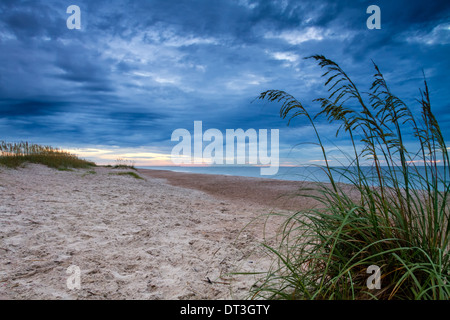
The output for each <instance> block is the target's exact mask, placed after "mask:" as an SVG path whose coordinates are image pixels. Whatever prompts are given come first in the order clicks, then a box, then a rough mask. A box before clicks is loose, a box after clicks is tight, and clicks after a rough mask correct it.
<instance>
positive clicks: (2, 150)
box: [0, 141, 95, 170]
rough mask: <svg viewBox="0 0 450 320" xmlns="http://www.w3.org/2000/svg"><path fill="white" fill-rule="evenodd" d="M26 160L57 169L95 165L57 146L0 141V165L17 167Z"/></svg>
mask: <svg viewBox="0 0 450 320" xmlns="http://www.w3.org/2000/svg"><path fill="white" fill-rule="evenodd" d="M27 162H29V163H37V164H43V165H46V166H48V167H50V168H56V169H59V170H69V169H70V168H90V167H93V166H95V163H93V162H90V161H87V160H83V159H80V158H78V157H77V156H76V155H74V154H71V153H69V152H67V151H64V150H60V149H58V148H53V147H50V146H42V145H38V144H32V143H28V142H20V143H8V142H5V141H1V142H0V165H3V166H6V167H9V168H17V167H20V166H22V165H23V164H25V163H27Z"/></svg>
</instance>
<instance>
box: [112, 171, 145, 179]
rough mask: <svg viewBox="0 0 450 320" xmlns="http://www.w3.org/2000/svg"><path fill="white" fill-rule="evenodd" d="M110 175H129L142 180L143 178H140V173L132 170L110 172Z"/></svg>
mask: <svg viewBox="0 0 450 320" xmlns="http://www.w3.org/2000/svg"><path fill="white" fill-rule="evenodd" d="M110 174H111V175H116V176H130V177H133V178H135V179H141V180H144V178H142V177H141V176H140V175H138V174H137V173H136V172H132V171H127V172H118V173H110Z"/></svg>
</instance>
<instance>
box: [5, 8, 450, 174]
mask: <svg viewBox="0 0 450 320" xmlns="http://www.w3.org/2000/svg"><path fill="white" fill-rule="evenodd" d="M372 4H375V5H378V6H379V7H380V8H381V30H376V29H374V30H370V29H368V28H367V26H366V20H367V18H368V17H369V16H370V15H369V14H367V13H366V10H367V7H368V6H369V5H372ZM70 5H78V6H79V7H80V9H81V30H76V29H75V30H69V29H68V28H67V25H66V20H67V19H68V17H69V16H70V14H67V13H66V10H67V7H68V6H70ZM313 54H323V55H325V56H326V57H328V58H330V59H332V60H334V61H336V62H338V63H339V64H340V65H341V67H342V68H343V69H344V70H346V71H347V73H348V74H349V75H350V76H351V77H352V78H354V81H355V82H356V83H357V84H358V85H359V86H360V87H361V91H368V90H369V88H370V83H371V81H372V78H371V77H372V75H373V74H374V70H373V65H372V62H371V60H374V61H375V62H376V63H377V64H378V65H379V67H380V68H381V70H382V71H383V72H384V75H385V77H386V79H387V81H388V82H389V83H390V85H391V89H392V91H393V92H394V93H396V94H397V95H398V96H400V98H402V99H404V100H405V101H406V102H407V103H409V104H411V108H414V106H415V104H416V102H415V98H418V97H419V88H420V87H422V84H423V76H422V70H423V71H424V72H425V75H426V77H427V79H428V81H429V85H430V88H431V94H432V96H431V98H432V103H433V105H432V108H433V111H434V112H435V114H436V115H438V120H439V121H440V125H441V127H442V128H444V131H445V135H446V136H449V137H450V99H449V98H450V90H449V89H450V88H449V87H450V86H449V85H450V73H449V70H450V1H448V0H432V1H422V0H421V1H413V0H409V1H403V0H394V1H393V0H390V1H362V0H360V1H358V0H353V1H350V0H346V1H345V0H344V1H342V0H340V1H329V0H322V1H317V0H315V1H312V0H309V1H303V0H295V1H288V0H282V1H257V0H160V1H159V0H155V1H151V0H148V1H136V0H129V1H126V0H109V1H101V0H96V1H92V0H91V1H81V0H68V1H66V0H30V1H18V0H0V133H1V136H0V140H7V141H21V140H26V141H30V142H34V143H40V144H50V145H53V146H57V147H64V148H69V149H74V148H77V150H78V152H79V153H80V154H81V155H82V156H84V157H88V158H90V159H93V160H95V161H98V162H99V163H107V162H110V163H111V162H114V160H115V159H117V158H119V157H121V158H130V159H131V158H133V159H134V160H135V161H136V162H137V164H138V165H144V164H146V165H155V164H169V163H170V158H169V157H170V152H171V150H172V148H173V146H174V145H175V143H174V142H171V140H170V139H171V134H172V132H173V131H174V130H175V129H177V128H185V129H187V130H190V131H192V130H193V126H194V121H196V120H198V121H203V128H204V129H205V130H206V129H208V128H217V129H219V130H222V131H223V132H224V133H225V130H226V129H238V128H242V129H244V130H246V129H249V128H254V129H256V130H258V129H279V130H280V156H281V163H282V164H293V163H311V162H314V161H315V160H318V159H320V158H318V156H319V155H318V154H317V153H316V152H315V150H314V147H312V146H311V145H299V146H297V147H295V146H296V145H297V144H299V143H300V144H303V143H306V142H312V141H313V136H312V133H311V130H310V128H308V127H306V123H305V121H304V120H302V119H299V120H297V121H295V122H294V123H292V125H291V126H290V127H287V126H286V121H285V120H282V119H280V118H279V105H277V104H270V103H265V102H259V101H256V102H253V103H252V101H253V100H254V99H255V98H256V97H257V96H258V95H259V94H260V93H261V92H263V91H265V90H268V89H281V90H285V91H287V92H289V93H291V94H293V95H294V96H295V97H296V98H297V99H298V100H300V101H302V102H304V104H305V105H311V108H317V105H315V104H314V103H312V100H313V99H314V98H317V97H319V96H325V95H326V93H327V92H326V89H324V87H323V82H324V81H323V79H322V78H321V77H320V76H321V74H322V70H321V69H320V68H319V67H318V66H317V65H316V64H315V63H314V62H313V61H312V60H304V59H303V58H304V57H307V56H310V55H313ZM319 126H320V130H321V132H322V133H323V135H324V136H326V137H329V138H330V142H329V143H330V144H331V143H334V144H336V147H341V148H344V149H345V147H346V146H345V140H340V139H337V140H335V139H333V137H334V128H333V126H330V125H326V124H325V123H323V124H319ZM447 142H448V143H450V141H447Z"/></svg>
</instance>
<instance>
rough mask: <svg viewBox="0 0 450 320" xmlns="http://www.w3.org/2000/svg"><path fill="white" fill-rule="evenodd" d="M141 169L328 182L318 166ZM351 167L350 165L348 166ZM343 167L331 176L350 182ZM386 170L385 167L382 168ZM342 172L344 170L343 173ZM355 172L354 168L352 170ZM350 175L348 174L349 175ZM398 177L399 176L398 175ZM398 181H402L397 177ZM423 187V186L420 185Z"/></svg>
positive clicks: (369, 174) (373, 181)
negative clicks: (263, 170) (265, 171)
mask: <svg viewBox="0 0 450 320" xmlns="http://www.w3.org/2000/svg"><path fill="white" fill-rule="evenodd" d="M138 168H142V169H154V170H169V171H174V172H188V173H202V174H219V175H229V176H240V177H255V178H265V179H277V180H292V181H315V182H329V178H328V176H327V174H326V171H325V170H324V168H321V167H318V166H297V167H293V166H289V167H284V166H280V168H279V170H278V173H277V174H275V175H272V176H264V175H261V174H260V168H259V167H255V166H203V167H181V166H178V167H177V166H167V167H162V166H161V167H138ZM350 168H352V167H350ZM437 168H438V174H439V175H440V177H441V179H443V177H444V175H446V176H447V178H446V182H444V181H440V182H439V188H438V189H440V190H441V191H442V190H444V185H446V186H448V185H449V181H450V178H449V172H444V169H443V167H439V166H438V167H437ZM347 169H348V168H345V167H333V168H332V172H333V178H334V179H335V181H337V182H341V183H351V181H350V179H352V177H351V174H349V172H350V173H351V172H352V170H347ZM415 169H417V170H418V172H419V174H420V175H424V174H425V168H424V167H416V168H415ZM362 170H363V173H364V175H365V176H366V181H368V182H369V183H370V185H373V186H376V185H377V181H378V179H377V174H376V171H375V168H374V167H370V166H367V167H362ZM382 170H386V171H387V168H384V169H383V168H382ZM343 172H346V173H345V174H343ZM353 174H356V170H355V171H353ZM349 175H350V176H349ZM410 176H411V177H410V178H414V175H410ZM399 177H400V176H399ZM399 181H402V179H401V178H399ZM421 187H423V186H421Z"/></svg>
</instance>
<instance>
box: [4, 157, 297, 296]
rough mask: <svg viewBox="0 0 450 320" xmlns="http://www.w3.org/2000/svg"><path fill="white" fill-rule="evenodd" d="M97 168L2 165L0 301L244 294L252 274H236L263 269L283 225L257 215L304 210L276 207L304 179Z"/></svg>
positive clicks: (252, 279)
mask: <svg viewBox="0 0 450 320" xmlns="http://www.w3.org/2000/svg"><path fill="white" fill-rule="evenodd" d="M93 171H95V174H94V173H93V172H89V171H88V170H75V171H73V172H66V171H57V170H54V169H49V168H47V167H43V166H40V165H32V164H29V165H27V166H26V167H25V168H20V169H18V170H13V169H5V168H1V169H0V199H1V202H0V265H1V268H0V298H3V299H241V298H245V297H246V296H247V294H248V290H249V288H250V286H251V285H252V284H253V282H254V278H253V277H252V276H241V275H232V274H230V273H233V272H249V271H251V272H253V271H265V270H267V268H268V267H269V266H270V263H271V260H270V259H269V258H268V257H267V255H266V253H265V252H264V251H263V250H262V249H261V246H260V243H261V242H262V241H267V242H271V241H272V240H271V237H272V236H273V235H274V234H275V233H274V231H275V230H276V228H277V226H278V225H279V221H275V220H270V221H269V223H268V224H266V225H264V222H266V221H265V220H264V219H263V218H261V219H258V220H256V221H253V219H255V218H257V217H260V216H261V215H264V214H267V213H269V212H271V211H274V210H275V211H277V212H286V211H283V209H293V207H295V206H296V205H298V204H299V203H298V201H299V200H298V199H297V200H295V201H297V204H296V203H290V204H288V205H287V207H286V205H283V202H278V203H276V202H271V199H272V200H273V199H275V198H278V196H279V193H280V192H281V193H283V194H286V193H292V192H294V191H295V190H296V188H297V187H298V183H285V182H272V185H271V184H270V182H265V181H263V180H258V179H253V178H239V177H224V176H203V175H196V176H190V177H189V176H186V174H178V173H170V172H163V171H153V172H149V171H144V170H140V171H139V174H140V175H141V176H142V177H144V178H145V180H138V179H135V178H133V177H130V176H119V175H116V174H115V173H117V172H120V170H117V169H111V168H103V167H98V168H95V169H93ZM214 186H215V187H214ZM274 190H278V191H277V192H275V191H274ZM271 219H273V218H271ZM252 221H253V222H252ZM250 222H252V223H251V224H250V225H249V226H247V227H246V228H244V227H245V226H246V225H248V224H249V223H250ZM265 227H266V229H264V228H265ZM71 265H75V266H78V267H79V268H80V270H81V276H80V280H81V282H80V284H81V288H80V289H79V290H77V289H74V290H70V289H69V288H68V287H67V279H68V277H69V275H68V274H67V273H66V271H67V269H68V267H69V266H71Z"/></svg>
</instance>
